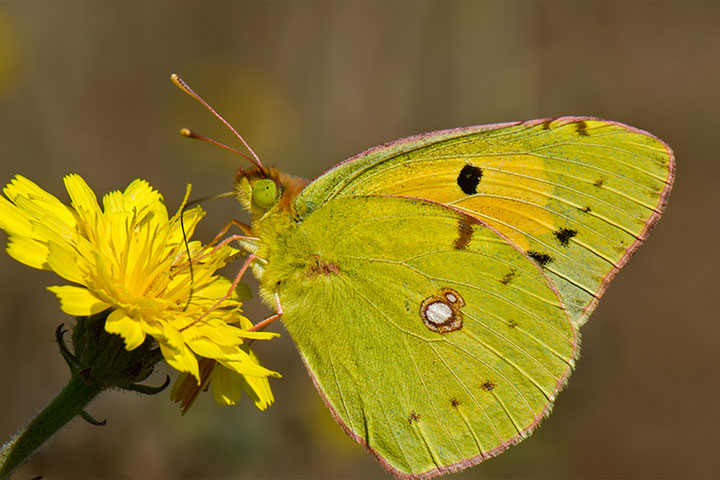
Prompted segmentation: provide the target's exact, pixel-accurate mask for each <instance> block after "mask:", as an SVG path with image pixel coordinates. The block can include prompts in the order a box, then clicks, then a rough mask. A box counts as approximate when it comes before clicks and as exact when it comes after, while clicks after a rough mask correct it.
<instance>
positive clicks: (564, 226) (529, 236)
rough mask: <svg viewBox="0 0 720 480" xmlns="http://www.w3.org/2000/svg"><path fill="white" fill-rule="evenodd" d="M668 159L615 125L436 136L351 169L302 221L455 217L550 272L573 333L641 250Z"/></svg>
mask: <svg viewBox="0 0 720 480" xmlns="http://www.w3.org/2000/svg"><path fill="white" fill-rule="evenodd" d="M673 173H674V160H673V155H672V151H671V150H670V148H669V147H668V146H667V145H665V144H664V143H663V142H662V141H660V140H658V139H657V138H655V137H653V136H652V135H650V134H648V133H646V132H643V131H640V130H637V129H634V128H632V127H628V126H626V125H622V124H619V123H615V122H608V121H604V120H600V119H593V118H579V117H565V118H559V119H556V120H534V121H530V122H524V123H517V124H502V125H486V126H479V127H469V128H464V129H456V130H447V131H441V132H433V133H429V134H424V135H420V136H417V137H411V138H408V139H403V140H398V141H396V142H393V143H390V144H387V145H383V146H380V147H376V148H373V149H371V150H368V151H366V152H363V153H361V154H360V155H357V156H356V157H353V158H351V159H349V160H347V161H345V162H343V163H341V164H340V165H338V166H337V167H336V168H333V169H332V170H330V171H328V172H326V173H325V174H324V175H322V176H321V177H319V178H318V179H316V180H315V181H314V182H313V183H312V184H310V185H309V186H308V187H307V188H306V189H305V190H304V191H303V192H302V194H301V195H300V196H299V198H298V200H297V206H298V210H299V211H301V212H302V211H312V210H314V209H316V208H318V207H319V206H320V205H322V204H323V203H325V202H327V201H329V200H331V199H334V198H341V197H345V196H353V195H401V196H413V197H420V198H425V199H429V200H432V201H435V202H439V203H442V204H445V205H450V206H454V207H456V208H459V209H461V210H463V211H465V212H466V213H468V214H470V215H472V216H474V217H476V218H479V219H481V220H483V221H485V222H487V223H488V224H490V225H491V226H493V227H494V228H495V229H497V230H498V231H499V232H501V233H502V234H504V235H505V236H507V237H508V238H510V239H511V240H512V241H513V242H514V243H516V244H517V245H519V246H520V248H522V249H523V250H524V251H525V252H526V253H527V254H528V255H529V256H530V257H532V258H533V259H534V260H535V261H536V262H537V263H538V264H539V265H540V266H542V268H544V269H545V271H546V272H547V275H548V277H549V278H550V280H551V281H552V282H553V284H554V285H555V286H556V287H557V289H558V290H559V292H560V296H561V298H562V299H563V302H564V304H565V307H566V309H567V310H568V312H569V313H570V316H571V318H572V319H573V321H574V322H575V324H576V325H578V326H579V325H581V324H582V323H583V322H584V321H585V320H586V319H587V316H588V315H589V314H590V312H591V311H592V309H593V308H594V307H595V305H596V303H597V299H598V298H599V297H600V295H602V293H603V292H604V290H605V288H606V287H607V283H608V282H609V281H610V280H611V279H612V277H613V276H614V275H615V273H616V272H617V270H618V269H619V268H620V267H621V266H622V265H624V263H625V262H626V261H627V259H628V258H629V256H630V255H631V254H632V253H633V252H634V251H635V250H636V249H637V247H638V246H639V245H640V243H642V241H643V240H645V238H646V236H647V234H648V232H649V229H650V228H651V227H652V226H653V225H654V223H655V222H656V221H657V219H658V218H659V216H660V214H661V213H662V210H663V209H664V206H665V202H666V199H667V196H668V194H669V192H670V188H671V185H672V181H673Z"/></svg>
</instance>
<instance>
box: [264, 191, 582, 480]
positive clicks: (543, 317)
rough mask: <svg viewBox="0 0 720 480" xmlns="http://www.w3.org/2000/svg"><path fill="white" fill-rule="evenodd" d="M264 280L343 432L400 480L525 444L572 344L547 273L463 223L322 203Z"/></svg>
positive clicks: (395, 207)
mask: <svg viewBox="0 0 720 480" xmlns="http://www.w3.org/2000/svg"><path fill="white" fill-rule="evenodd" d="M268 251H269V256H268V261H267V264H266V267H265V271H264V273H263V276H262V279H261V287H262V288H263V290H264V292H265V294H266V295H267V294H277V295H278V297H279V300H280V303H281V304H282V306H283V310H284V313H283V323H284V324H285V326H286V327H287V329H288V331H289V333H290V334H291V336H292V337H293V340H294V341H295V343H296V345H297V346H298V349H299V351H300V353H301V355H302V357H303V359H304V361H305V363H306V365H307V367H308V370H309V372H310V373H311V375H312V377H313V378H314V381H315V383H316V386H317V387H318V389H319V391H320V392H321V394H322V395H323V398H324V399H325V402H326V403H327V404H328V406H329V407H330V409H331V410H332V412H333V414H334V416H335V418H336V419H337V420H338V421H339V422H340V423H341V425H342V426H343V427H344V429H345V430H346V431H347V432H348V433H349V434H350V435H351V436H352V437H353V438H354V439H356V440H357V441H358V442H360V443H362V444H364V445H365V446H366V447H367V448H368V449H369V450H371V451H372V452H374V454H375V455H376V456H377V458H378V459H379V460H380V462H381V463H382V464H383V465H384V466H385V467H386V468H388V469H390V470H391V471H393V472H394V473H396V474H397V475H400V476H404V477H407V478H419V477H424V478H428V477H430V476H434V475H436V474H439V473H441V472H446V471H454V470H459V469H462V468H465V467H467V466H469V465H472V464H475V463H479V462H481V461H482V460H484V459H485V458H487V457H490V456H493V455H496V454H498V453H500V452H502V451H503V450H504V449H505V448H507V447H508V446H510V445H512V444H514V443H516V442H518V441H520V440H521V439H523V438H524V437H525V436H527V435H529V433H530V432H531V431H532V429H533V428H534V427H535V426H536V425H537V424H538V423H539V421H540V420H541V419H542V418H543V416H544V415H546V414H547V413H548V412H549V410H550V408H551V406H552V402H553V400H554V398H555V395H556V394H557V393H558V391H559V390H560V388H561V387H562V386H563V384H564V382H565V380H566V378H567V376H568V375H569V373H570V370H571V368H572V365H573V361H574V358H575V356H576V354H577V349H578V338H577V332H576V329H575V328H574V326H573V324H572V323H571V322H570V319H569V317H568V315H567V313H566V312H565V310H564V308H563V306H562V303H561V302H560V300H559V297H558V296H557V292H556V291H555V290H554V289H553V287H552V286H551V284H550V283H549V282H548V280H547V278H546V277H545V276H544V274H543V273H542V271H541V269H540V268H538V267H537V265H535V264H534V263H533V262H531V261H530V260H529V259H528V258H527V256H526V255H525V254H524V253H523V252H522V251H521V250H519V249H518V248H517V247H515V246H513V245H512V244H511V243H510V242H509V241H508V240H507V239H506V238H504V237H502V236H501V235H500V234H498V233H497V232H496V231H495V230H494V229H492V228H490V227H488V226H486V225H485V224H483V223H482V222H480V221H478V220H477V219H475V218H473V217H471V216H468V215H466V214H464V213H462V212H460V211H458V210H455V209H451V208H448V207H444V206H442V205H439V204H436V203H432V202H427V201H425V200H419V199H409V198H400V197H393V196H387V197H383V196H369V197H344V198H337V199H335V200H333V201H330V202H327V203H325V204H324V205H322V206H321V207H320V208H318V209H316V210H315V211H313V212H312V213H311V214H309V215H307V216H306V217H305V218H303V219H302V222H300V223H299V224H297V225H296V226H295V227H293V228H289V229H286V230H284V231H283V232H282V233H281V234H280V235H279V236H277V237H275V238H274V241H273V247H272V248H271V249H269V250H268Z"/></svg>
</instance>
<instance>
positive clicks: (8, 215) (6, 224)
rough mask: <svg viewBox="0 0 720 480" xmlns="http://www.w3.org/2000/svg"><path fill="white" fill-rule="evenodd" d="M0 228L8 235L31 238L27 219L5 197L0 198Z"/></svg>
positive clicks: (30, 228)
mask: <svg viewBox="0 0 720 480" xmlns="http://www.w3.org/2000/svg"><path fill="white" fill-rule="evenodd" d="M0 228H2V229H3V230H5V231H6V232H7V233H8V234H10V235H24V236H26V237H29V236H32V226H31V225H30V222H29V221H28V219H27V218H26V217H25V215H23V214H22V212H20V210H19V209H18V208H17V207H16V206H15V205H13V204H12V203H10V202H9V201H8V200H7V198H5V197H0Z"/></svg>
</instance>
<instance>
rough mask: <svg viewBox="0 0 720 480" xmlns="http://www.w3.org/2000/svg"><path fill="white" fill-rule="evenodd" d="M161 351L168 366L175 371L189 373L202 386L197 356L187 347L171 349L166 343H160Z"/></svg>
mask: <svg viewBox="0 0 720 480" xmlns="http://www.w3.org/2000/svg"><path fill="white" fill-rule="evenodd" d="M160 351H161V352H162V354H163V357H165V361H167V363H168V365H170V366H171V367H173V368H174V369H175V370H179V371H181V372H187V373H189V374H190V375H192V376H193V377H195V379H196V380H197V382H198V384H200V369H199V368H198V361H197V358H195V355H193V353H192V352H191V351H190V349H189V348H187V347H186V346H185V345H183V346H182V348H180V349H178V350H176V349H174V348H171V347H169V346H168V345H166V344H165V343H162V342H160Z"/></svg>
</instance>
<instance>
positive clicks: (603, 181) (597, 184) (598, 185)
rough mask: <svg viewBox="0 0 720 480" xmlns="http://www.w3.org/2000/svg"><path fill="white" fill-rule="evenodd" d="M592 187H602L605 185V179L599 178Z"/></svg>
mask: <svg viewBox="0 0 720 480" xmlns="http://www.w3.org/2000/svg"><path fill="white" fill-rule="evenodd" d="M593 185H594V186H596V187H597V188H600V187H602V186H603V185H605V179H604V178H602V177H600V178H598V179H597V180H595V183H593Z"/></svg>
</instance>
